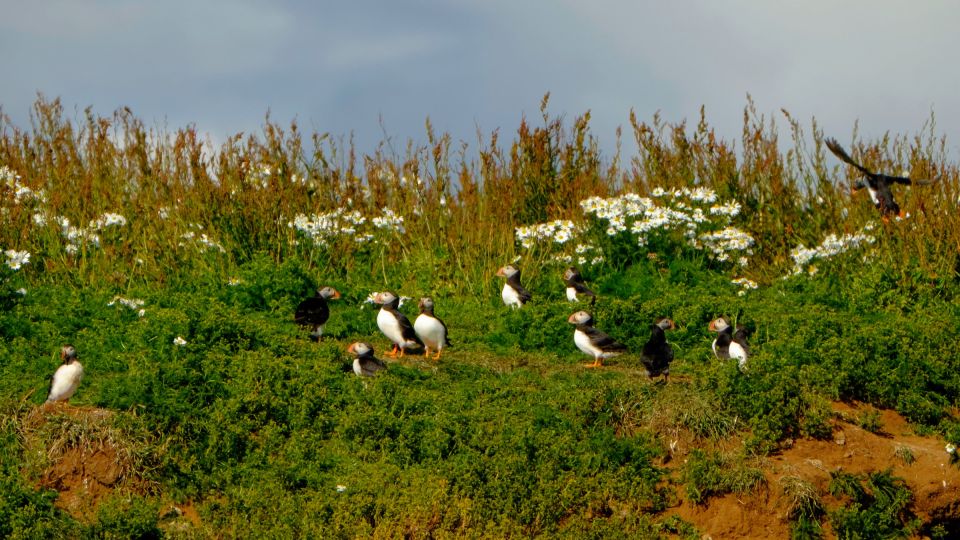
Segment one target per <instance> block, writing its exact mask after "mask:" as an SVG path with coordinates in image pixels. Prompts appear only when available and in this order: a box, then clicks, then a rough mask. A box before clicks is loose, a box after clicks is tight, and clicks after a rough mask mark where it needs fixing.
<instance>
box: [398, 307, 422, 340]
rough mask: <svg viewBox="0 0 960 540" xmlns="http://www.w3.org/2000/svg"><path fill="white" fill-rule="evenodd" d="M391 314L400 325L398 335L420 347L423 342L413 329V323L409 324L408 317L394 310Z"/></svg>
mask: <svg viewBox="0 0 960 540" xmlns="http://www.w3.org/2000/svg"><path fill="white" fill-rule="evenodd" d="M393 315H394V316H395V317H396V318H397V324H398V325H400V335H402V336H403V339H405V340H408V341H415V342H417V344H418V345H420V346H421V347H422V346H423V342H422V341H420V338H419V337H418V336H417V333H416V332H415V331H414V330H413V325H412V324H410V319H408V318H407V316H406V315H404V314H403V313H400V312H399V311H394V312H393Z"/></svg>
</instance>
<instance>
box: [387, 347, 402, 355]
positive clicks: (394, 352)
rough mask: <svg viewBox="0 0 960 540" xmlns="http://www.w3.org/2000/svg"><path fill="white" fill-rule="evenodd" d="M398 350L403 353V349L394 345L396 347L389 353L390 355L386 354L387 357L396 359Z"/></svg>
mask: <svg viewBox="0 0 960 540" xmlns="http://www.w3.org/2000/svg"><path fill="white" fill-rule="evenodd" d="M397 350H401V351H402V349H400V348H399V347H397V346H396V345H394V346H393V350H392V351H390V352H388V353H385V354H386V355H387V356H389V357H390V358H396V357H397Z"/></svg>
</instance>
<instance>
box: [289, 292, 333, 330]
mask: <svg viewBox="0 0 960 540" xmlns="http://www.w3.org/2000/svg"><path fill="white" fill-rule="evenodd" d="M329 318H330V308H329V307H328V306H327V301H326V300H324V299H323V298H319V297H316V296H312V297H310V298H307V299H306V300H304V301H303V302H300V304H299V305H298V306H297V311H296V312H294V314H293V320H294V321H296V322H297V324H324V323H326V322H327V319H329Z"/></svg>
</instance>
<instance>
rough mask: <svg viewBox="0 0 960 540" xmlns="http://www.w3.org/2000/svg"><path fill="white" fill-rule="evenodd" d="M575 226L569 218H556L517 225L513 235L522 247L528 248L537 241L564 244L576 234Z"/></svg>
mask: <svg viewBox="0 0 960 540" xmlns="http://www.w3.org/2000/svg"><path fill="white" fill-rule="evenodd" d="M577 232H578V230H577V227H576V225H574V224H573V222H572V221H570V220H569V219H558V220H555V221H548V222H546V223H537V224H535V225H527V226H523V227H517V228H516V230H515V231H514V236H515V237H516V239H517V241H518V242H520V245H521V246H522V247H523V248H524V249H530V248H532V247H533V246H535V245H536V244H537V243H538V242H543V241H551V240H552V241H553V242H555V243H557V244H565V243H566V242H568V241H569V240H571V239H573V238H574V237H575V236H576V235H577Z"/></svg>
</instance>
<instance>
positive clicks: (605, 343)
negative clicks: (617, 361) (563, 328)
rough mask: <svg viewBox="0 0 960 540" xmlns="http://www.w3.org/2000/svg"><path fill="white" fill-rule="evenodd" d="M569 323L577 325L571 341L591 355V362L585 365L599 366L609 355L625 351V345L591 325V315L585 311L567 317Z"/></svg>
mask: <svg viewBox="0 0 960 540" xmlns="http://www.w3.org/2000/svg"><path fill="white" fill-rule="evenodd" d="M567 322H569V323H570V324H575V325H577V329H576V330H574V332H573V342H574V343H576V345H577V348H578V349H580V350H581V351H583V352H584V353H586V354H589V355H590V356H592V357H593V363H592V364H586V366H587V367H591V368H593V367H600V365H601V361H602V360H603V359H605V358H610V357H611V356H617V355H619V354H621V353H624V352H626V350H627V347H626V345H624V344H622V343H619V342H618V341H617V340H615V339H613V338H612V337H610V336H608V335H606V334H604V333H603V332H601V331H599V330H597V329H596V328H594V327H593V317H592V316H590V314H589V313H587V312H586V311H578V312H576V313H574V314H573V315H570V317H569V318H568V319H567Z"/></svg>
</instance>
